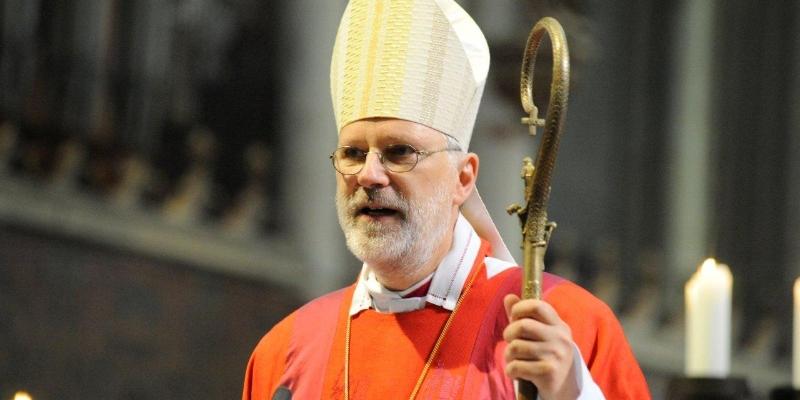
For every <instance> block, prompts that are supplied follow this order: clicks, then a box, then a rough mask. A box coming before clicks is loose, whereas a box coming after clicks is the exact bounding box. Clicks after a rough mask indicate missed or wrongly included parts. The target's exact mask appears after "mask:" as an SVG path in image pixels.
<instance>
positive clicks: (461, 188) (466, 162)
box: [453, 153, 480, 207]
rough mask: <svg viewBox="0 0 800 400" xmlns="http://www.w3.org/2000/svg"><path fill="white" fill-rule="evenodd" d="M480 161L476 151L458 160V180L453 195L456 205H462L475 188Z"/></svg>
mask: <svg viewBox="0 0 800 400" xmlns="http://www.w3.org/2000/svg"><path fill="white" fill-rule="evenodd" d="M479 165H480V161H479V160H478V155H477V154H475V153H467V154H466V155H464V157H463V158H462V159H461V161H459V162H458V182H457V184H456V190H455V193H454V196H453V202H454V203H455V205H457V206H459V207H461V205H462V204H464V202H465V201H467V198H469V196H470V195H471V194H472V191H473V190H475V182H476V181H477V180H478V166H479Z"/></svg>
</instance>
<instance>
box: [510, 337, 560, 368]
mask: <svg viewBox="0 0 800 400" xmlns="http://www.w3.org/2000/svg"><path fill="white" fill-rule="evenodd" d="M548 353H549V351H548V350H547V349H546V343H545V342H534V341H530V340H512V341H511V342H508V345H506V349H505V351H504V354H503V355H504V356H505V360H506V363H509V362H511V361H514V360H521V361H539V360H541V359H543V358H544V357H546V356H547V355H548Z"/></svg>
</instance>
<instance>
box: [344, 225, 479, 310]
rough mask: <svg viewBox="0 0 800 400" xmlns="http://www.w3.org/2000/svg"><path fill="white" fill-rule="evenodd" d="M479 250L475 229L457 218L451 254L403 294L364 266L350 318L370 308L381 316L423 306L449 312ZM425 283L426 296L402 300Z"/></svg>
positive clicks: (354, 294)
mask: <svg viewBox="0 0 800 400" xmlns="http://www.w3.org/2000/svg"><path fill="white" fill-rule="evenodd" d="M480 247H481V240H480V238H479V237H478V234H477V233H475V229H473V228H472V225H470V223H469V222H468V221H467V219H466V218H464V216H462V215H461V214H459V215H458V220H457V221H456V226H455V229H454V231H453V244H452V245H451V246H450V250H449V251H448V253H447V254H446V255H445V256H444V258H443V259H442V262H441V263H439V266H438V267H436V270H435V271H434V272H433V275H432V276H428V277H426V278H424V279H422V280H421V281H420V282H418V283H416V284H415V285H413V286H412V287H410V288H408V289H406V290H404V291H402V292H394V291H391V290H389V289H386V288H385V287H384V286H383V285H381V284H380V283H379V282H378V280H377V279H376V278H375V273H374V272H373V271H372V269H371V268H370V267H369V265H367V264H366V263H364V266H363V267H362V268H361V273H360V274H359V276H358V282H357V283H356V288H355V291H354V292H353V300H352V303H351V304H350V315H356V314H358V313H359V312H361V311H363V310H366V309H369V308H374V309H375V310H376V311H378V312H382V313H400V312H408V311H414V310H419V309H422V308H424V307H425V303H426V302H427V303H431V304H434V305H437V306H440V307H443V308H445V309H447V310H451V311H452V310H453V308H455V306H456V302H457V301H458V298H459V296H461V290H462V289H463V287H464V282H465V281H466V280H467V276H468V275H469V272H470V270H471V269H472V265H473V264H474V262H475V257H477V255H478V251H479V250H480ZM428 280H430V281H431V286H430V289H429V290H428V294H427V296H423V297H411V298H403V296H404V295H407V294H408V293H411V292H413V291H414V290H415V289H417V288H419V287H421V286H422V285H424V284H426V283H427V282H428Z"/></svg>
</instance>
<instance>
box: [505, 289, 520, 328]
mask: <svg viewBox="0 0 800 400" xmlns="http://www.w3.org/2000/svg"><path fill="white" fill-rule="evenodd" d="M517 302H519V296H517V295H515V294H507V295H506V297H504V298H503V305H504V306H505V308H506V316H507V317H508V320H509V321H511V307H512V306H513V305H514V304H517Z"/></svg>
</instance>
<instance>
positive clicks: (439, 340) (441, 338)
mask: <svg viewBox="0 0 800 400" xmlns="http://www.w3.org/2000/svg"><path fill="white" fill-rule="evenodd" d="M476 276H478V271H475V273H473V274H472V277H471V278H470V280H469V282H468V283H467V285H466V286H464V291H463V292H462V293H461V297H459V298H458V302H456V306H455V307H454V308H453V311H451V312H450V315H449V316H448V317H447V321H445V323H444V326H443V327H442V331H441V332H439V337H437V338H436V343H435V344H434V345H433V349H431V353H430V354H429V355H428V360H427V361H425V366H424V367H422V372H421V373H420V375H419V378H417V384H416V385H414V390H412V391H411V396H409V397H408V399H409V400H414V398H416V397H417V393H419V390H420V389H421V388H422V382H423V381H425V375H427V374H428V370H430V369H431V365H433V360H434V359H436V356H437V355H438V354H439V348H440V347H441V346H442V342H443V341H444V337H445V335H446V334H447V330H448V329H450V324H451V323H452V322H453V318H454V317H455V315H456V311H458V309H459V308H460V307H461V303H462V302H463V301H464V298H466V297H467V292H469V289H470V288H471V287H472V283H473V282H474V281H475V277H476ZM352 320H353V318H352V317H351V316H350V314H349V313H348V315H347V324H346V326H345V330H344V400H350V322H351V321H352Z"/></svg>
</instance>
